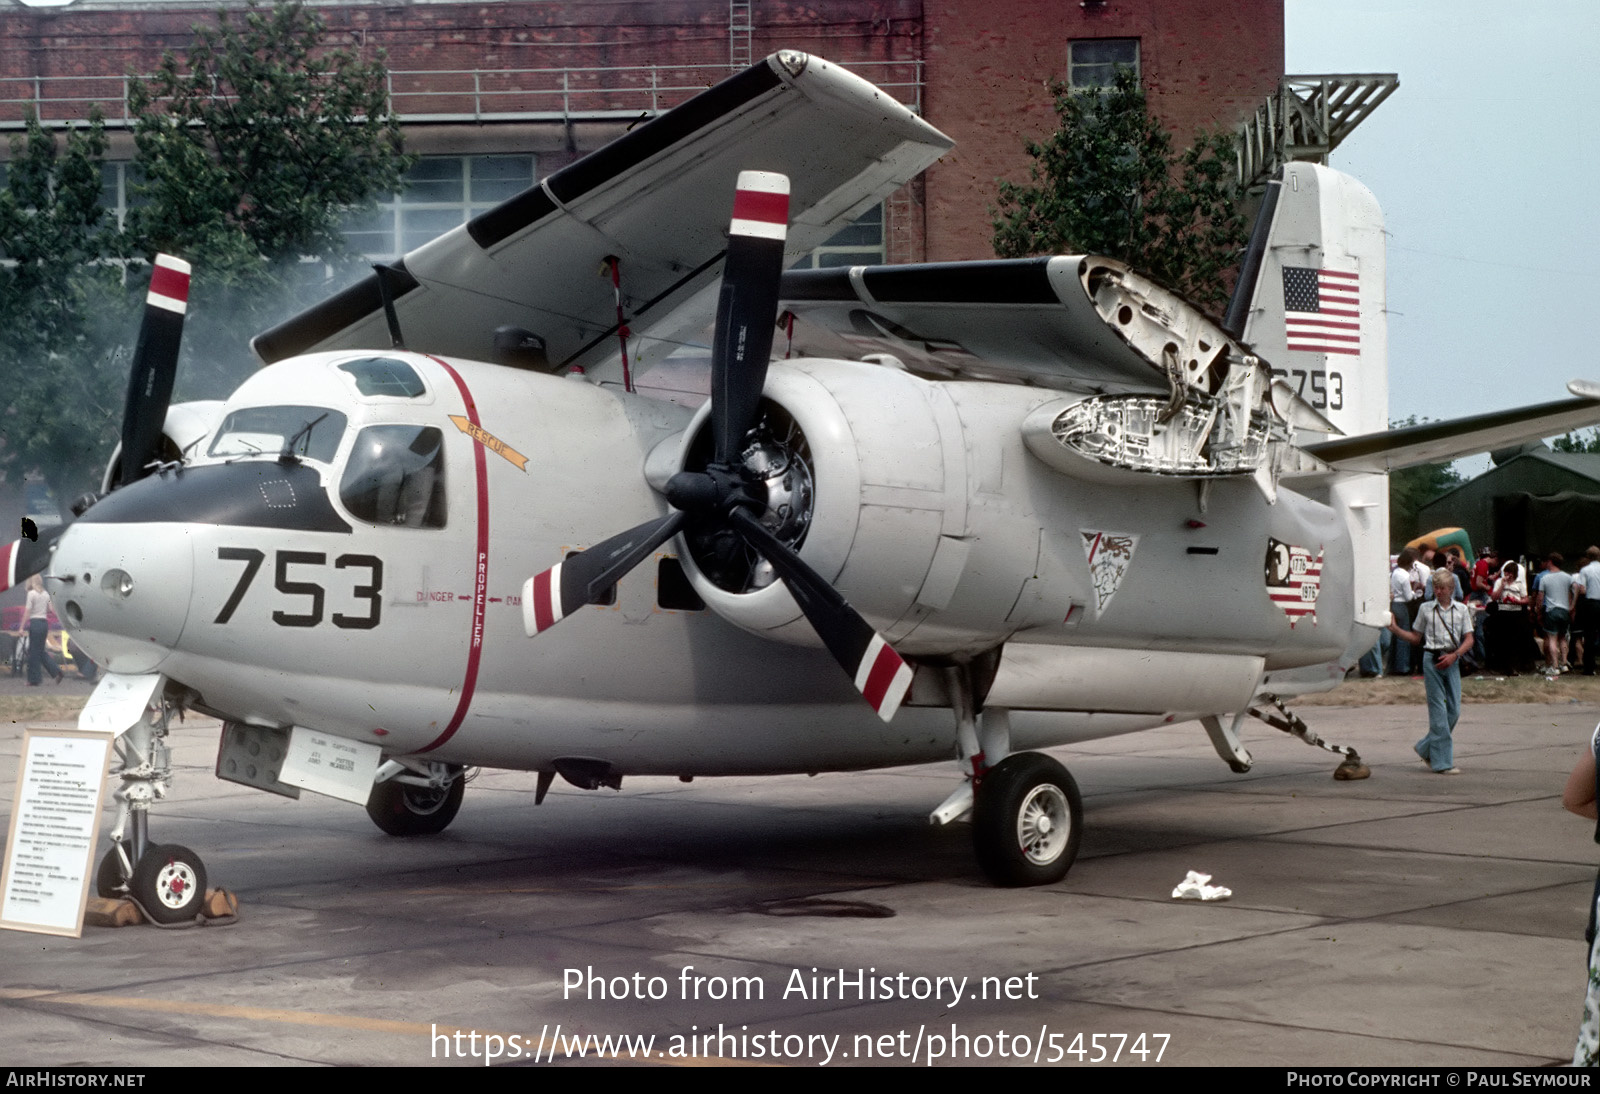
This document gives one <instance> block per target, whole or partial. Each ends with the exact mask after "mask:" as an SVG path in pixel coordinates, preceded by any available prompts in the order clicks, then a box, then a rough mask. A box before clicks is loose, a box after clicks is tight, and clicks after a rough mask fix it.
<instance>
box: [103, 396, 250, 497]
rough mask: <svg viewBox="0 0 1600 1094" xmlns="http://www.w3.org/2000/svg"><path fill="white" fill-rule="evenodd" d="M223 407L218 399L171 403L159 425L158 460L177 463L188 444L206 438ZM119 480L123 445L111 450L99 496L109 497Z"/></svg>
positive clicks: (215, 423) (118, 444)
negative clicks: (159, 450) (105, 495)
mask: <svg viewBox="0 0 1600 1094" xmlns="http://www.w3.org/2000/svg"><path fill="white" fill-rule="evenodd" d="M222 406H223V404H222V403H221V402H220V401H218V400H214V399H213V400H203V401H198V402H192V403H173V404H172V405H171V406H169V407H167V417H166V420H165V421H164V422H163V423H162V425H161V459H162V460H163V461H166V460H177V459H181V458H182V457H183V454H184V452H186V451H187V450H188V448H189V446H190V445H192V444H194V443H195V442H196V441H199V440H201V439H203V438H204V437H206V436H207V435H208V434H209V433H210V432H211V431H212V430H213V429H215V428H216V427H217V422H218V421H219V420H220V418H221V414H222ZM121 479H122V443H121V442H120V441H119V442H117V447H116V448H114V449H112V450H111V459H110V460H109V461H107V463H106V473H105V476H104V477H103V478H102V479H101V480H100V493H101V494H109V493H110V492H111V488H112V487H114V486H116V485H117V483H118V482H120V481H121Z"/></svg>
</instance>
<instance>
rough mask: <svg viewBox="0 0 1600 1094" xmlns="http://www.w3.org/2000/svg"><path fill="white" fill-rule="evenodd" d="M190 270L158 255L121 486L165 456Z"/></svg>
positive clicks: (126, 417)
mask: <svg viewBox="0 0 1600 1094" xmlns="http://www.w3.org/2000/svg"><path fill="white" fill-rule="evenodd" d="M189 271H190V266H189V264H188V263H187V262H185V261H183V259H181V258H173V257H172V256H171V255H156V261H155V267H154V269H152V271H151V273H150V291H149V293H147V294H146V295H145V298H144V322H143V323H142V324H141V325H140V327H139V342H138V345H137V346H136V347H135V349H134V351H133V369H132V373H131V375H130V376H129V377H128V401H127V403H126V404H125V405H124V407H123V410H122V475H121V478H120V479H119V482H120V484H121V485H124V486H125V485H127V484H128V483H130V482H136V481H138V480H139V479H142V478H144V477H145V475H147V474H148V473H149V465H150V463H151V462H152V461H153V460H155V458H156V456H157V455H159V454H160V452H161V427H162V426H163V425H164V424H166V420H167V407H168V406H170V405H171V404H172V384H173V381H174V380H176V379H177V376H178V347H179V345H180V344H181V343H182V341H183V315H184V312H185V311H187V310H188V306H189Z"/></svg>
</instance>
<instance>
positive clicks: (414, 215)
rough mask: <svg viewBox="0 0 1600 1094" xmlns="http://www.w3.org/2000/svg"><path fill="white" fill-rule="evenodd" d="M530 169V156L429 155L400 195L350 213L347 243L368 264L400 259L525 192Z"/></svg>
mask: <svg viewBox="0 0 1600 1094" xmlns="http://www.w3.org/2000/svg"><path fill="white" fill-rule="evenodd" d="M534 167H535V164H534V157H533V156H531V155H520V156H429V157H427V158H426V159H422V160H419V161H417V164H416V166H414V167H412V168H411V170H410V171H407V172H406V177H405V188H404V189H403V190H401V191H400V192H399V193H397V194H388V195H386V196H385V197H383V198H381V199H379V201H378V205H377V208H375V209H369V210H364V211H362V212H359V213H355V214H353V215H352V216H351V217H350V218H349V219H348V220H347V221H346V222H345V229H344V235H345V240H346V241H347V242H348V243H349V244H350V249H351V250H353V251H355V252H356V253H357V254H362V255H365V256H366V257H368V258H371V259H390V258H395V257H397V256H399V255H403V254H405V253H406V252H407V251H411V250H415V249H416V248H418V247H420V246H422V245H423V244H424V243H426V242H428V241H429V240H430V239H433V238H435V237H436V236H440V235H443V234H444V233H445V232H448V231H449V230H450V229H452V228H455V227H458V226H460V225H462V224H465V223H466V222H467V221H469V220H471V219H472V218H473V217H475V216H477V215H478V214H479V213H481V212H484V211H485V210H487V209H492V208H494V207H495V206H496V205H499V204H500V203H501V202H502V201H505V200H506V199H507V198H510V197H515V196H516V195H517V194H520V193H521V192H522V191H524V190H526V189H528V188H529V187H530V186H532V185H533V182H534V175H533V173H534Z"/></svg>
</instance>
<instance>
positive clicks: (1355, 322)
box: [1283, 266, 1361, 356]
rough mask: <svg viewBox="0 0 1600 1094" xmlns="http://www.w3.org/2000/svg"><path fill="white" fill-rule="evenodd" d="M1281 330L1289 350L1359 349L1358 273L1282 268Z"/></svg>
mask: <svg viewBox="0 0 1600 1094" xmlns="http://www.w3.org/2000/svg"><path fill="white" fill-rule="evenodd" d="M1283 332H1284V335H1285V336H1286V337H1287V339H1288V342H1289V348H1290V349H1291V350H1301V351H1304V352H1306V353H1346V354H1350V355H1351V356H1359V355H1360V353H1361V275H1360V274H1353V273H1343V272H1340V271H1338V270H1315V269H1311V268H1309V267H1306V266H1285V267H1284V268H1283Z"/></svg>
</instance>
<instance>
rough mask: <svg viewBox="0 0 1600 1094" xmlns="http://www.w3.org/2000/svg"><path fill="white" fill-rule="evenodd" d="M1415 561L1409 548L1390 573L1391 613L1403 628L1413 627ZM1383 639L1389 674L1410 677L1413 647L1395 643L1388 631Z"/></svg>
mask: <svg viewBox="0 0 1600 1094" xmlns="http://www.w3.org/2000/svg"><path fill="white" fill-rule="evenodd" d="M1415 561H1416V554H1415V553H1414V552H1413V551H1412V550H1411V548H1409V547H1407V548H1405V549H1404V550H1402V551H1401V552H1400V557H1399V558H1397V559H1395V562H1394V569H1393V570H1391V571H1389V613H1390V614H1391V615H1393V616H1394V621H1395V622H1396V623H1399V624H1400V625H1401V626H1402V627H1409V626H1411V564H1412V563H1413V562H1415ZM1383 639H1384V641H1385V642H1386V643H1388V653H1389V672H1390V673H1391V674H1393V675H1395V676H1410V675H1411V647H1410V646H1408V645H1406V644H1405V643H1404V642H1395V641H1394V639H1393V638H1392V636H1391V635H1390V634H1389V633H1388V632H1387V631H1385V632H1384V634H1383Z"/></svg>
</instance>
